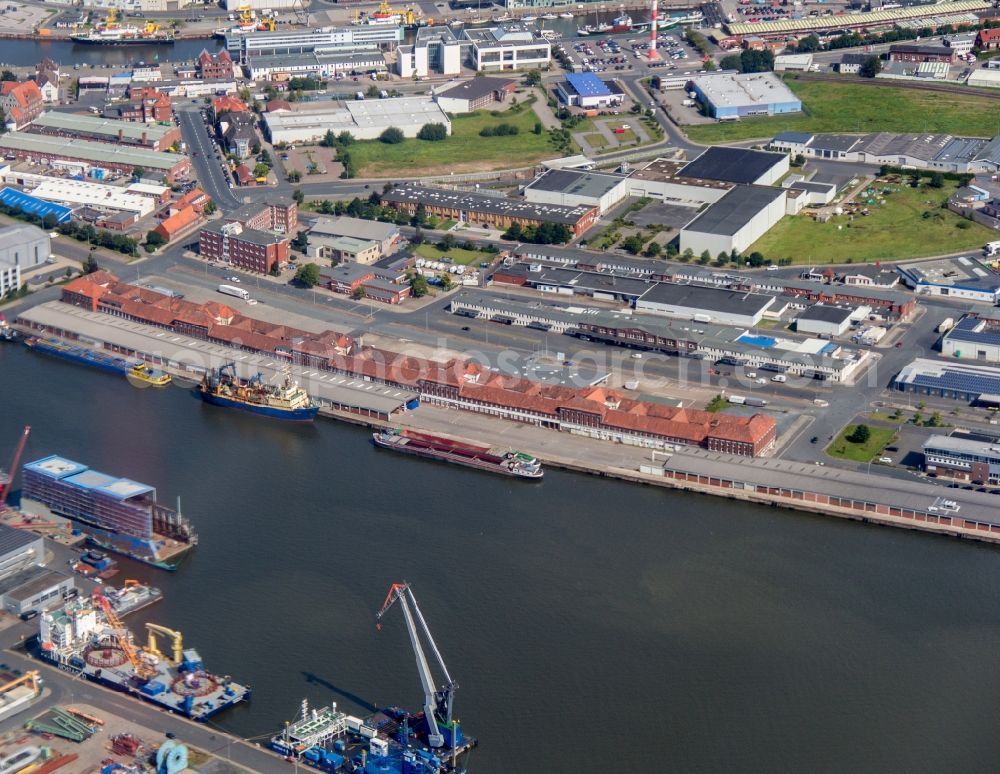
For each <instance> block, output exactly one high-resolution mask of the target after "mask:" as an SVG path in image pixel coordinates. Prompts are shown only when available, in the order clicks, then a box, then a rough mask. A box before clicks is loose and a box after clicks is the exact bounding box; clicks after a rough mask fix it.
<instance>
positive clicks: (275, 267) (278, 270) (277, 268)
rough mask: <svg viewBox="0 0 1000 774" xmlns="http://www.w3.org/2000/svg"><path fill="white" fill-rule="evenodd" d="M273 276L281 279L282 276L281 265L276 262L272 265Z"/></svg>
mask: <svg viewBox="0 0 1000 774" xmlns="http://www.w3.org/2000/svg"><path fill="white" fill-rule="evenodd" d="M271 276H272V277H280V276H281V264H280V263H278V262H277V261H275V262H274V263H273V264H271Z"/></svg>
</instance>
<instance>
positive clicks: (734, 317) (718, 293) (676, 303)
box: [635, 282, 774, 327]
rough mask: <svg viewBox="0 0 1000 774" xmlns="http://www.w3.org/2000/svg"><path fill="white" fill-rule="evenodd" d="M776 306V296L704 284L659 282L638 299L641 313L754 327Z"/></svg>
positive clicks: (638, 307) (636, 304) (638, 310)
mask: <svg viewBox="0 0 1000 774" xmlns="http://www.w3.org/2000/svg"><path fill="white" fill-rule="evenodd" d="M773 305H774V296H768V295H764V294H763V293H746V292H744V291H741V290H727V289H722V288H709V287H704V286H702V285H673V284H668V283H665V282H658V283H656V284H655V285H652V286H651V287H650V289H649V290H647V291H646V292H645V293H643V295H642V296H640V297H639V298H638V299H636V302H635V309H636V311H637V312H648V313H649V314H659V315H664V316H666V317H677V318H679V319H682V320H695V321H697V322H704V323H716V324H718V325H738V326H741V327H752V326H754V325H756V324H757V323H759V322H760V321H761V319H763V317H764V313H765V312H766V311H767V310H768V309H770V308H771V307H772V306H773Z"/></svg>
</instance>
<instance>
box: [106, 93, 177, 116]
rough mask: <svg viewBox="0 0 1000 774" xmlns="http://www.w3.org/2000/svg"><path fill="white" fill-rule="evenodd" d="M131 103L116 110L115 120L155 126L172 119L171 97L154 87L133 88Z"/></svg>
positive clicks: (129, 95) (130, 94)
mask: <svg viewBox="0 0 1000 774" xmlns="http://www.w3.org/2000/svg"><path fill="white" fill-rule="evenodd" d="M128 98H129V101H128V103H127V104H125V105H119V106H117V107H116V108H114V118H117V119H118V120H119V121H133V122H136V123H146V124H153V123H157V122H160V121H169V120H170V118H171V105H170V97H169V96H167V95H166V94H164V93H163V92H162V91H158V90H157V89H156V88H154V87H153V86H133V87H132V88H131V89H129V94H128Z"/></svg>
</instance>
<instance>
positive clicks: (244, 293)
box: [219, 285, 250, 301]
mask: <svg viewBox="0 0 1000 774" xmlns="http://www.w3.org/2000/svg"><path fill="white" fill-rule="evenodd" d="M219 292H220V293H225V294H226V295H227V296H236V298H242V299H243V300H244V301H246V300H247V299H249V298H250V291H248V290H244V289H243V288H238V287H236V286H235V285H219Z"/></svg>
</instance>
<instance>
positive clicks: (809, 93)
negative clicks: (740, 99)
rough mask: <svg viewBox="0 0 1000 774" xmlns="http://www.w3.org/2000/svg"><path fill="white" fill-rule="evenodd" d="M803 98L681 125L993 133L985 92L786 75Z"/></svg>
mask: <svg viewBox="0 0 1000 774" xmlns="http://www.w3.org/2000/svg"><path fill="white" fill-rule="evenodd" d="M786 83H787V84H788V86H789V87H790V88H791V89H792V91H794V92H795V94H796V95H797V96H798V98H799V99H801V100H802V107H803V112H802V113H795V114H793V115H788V116H767V117H764V118H746V119H743V120H741V121H734V122H732V123H722V124H703V125H701V126H690V127H687V128H686V129H685V131H686V132H687V135H688V137H690V138H691V139H692V140H694V141H695V142H702V143H726V142H736V141H738V140H750V139H754V138H758V137H766V138H771V137H773V136H774V135H775V134H777V133H778V132H785V131H795V132H858V133H863V132H932V133H946V134H958V135H963V136H970V135H971V136H975V137H993V136H995V135H996V133H997V111H998V110H1000V103H998V102H997V100H995V99H990V98H988V97H986V96H983V97H978V96H968V95H960V94H956V95H951V96H950V95H948V94H942V93H939V92H931V91H917V90H914V89H902V88H899V87H894V86H865V85H862V84H857V83H851V82H850V81H845V82H844V83H831V82H829V81H810V80H805V79H802V80H796V79H794V78H788V79H786Z"/></svg>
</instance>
